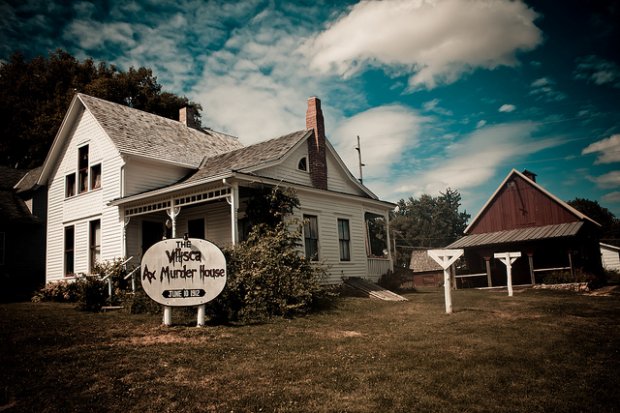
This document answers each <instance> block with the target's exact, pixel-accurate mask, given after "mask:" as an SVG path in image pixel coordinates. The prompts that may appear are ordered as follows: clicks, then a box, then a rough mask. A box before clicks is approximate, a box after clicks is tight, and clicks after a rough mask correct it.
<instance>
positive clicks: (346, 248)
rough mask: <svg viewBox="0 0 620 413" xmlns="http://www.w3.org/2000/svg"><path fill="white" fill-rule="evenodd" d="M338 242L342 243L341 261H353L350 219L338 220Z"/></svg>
mask: <svg viewBox="0 0 620 413" xmlns="http://www.w3.org/2000/svg"><path fill="white" fill-rule="evenodd" d="M338 243H339V244H340V261H351V236H350V234H349V220H348V219H339V220H338Z"/></svg>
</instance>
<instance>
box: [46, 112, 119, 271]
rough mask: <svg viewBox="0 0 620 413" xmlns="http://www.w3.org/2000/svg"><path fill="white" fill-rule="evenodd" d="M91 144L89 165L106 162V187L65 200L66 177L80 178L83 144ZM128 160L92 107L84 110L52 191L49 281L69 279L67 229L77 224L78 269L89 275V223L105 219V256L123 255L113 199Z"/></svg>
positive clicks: (103, 168) (103, 165)
mask: <svg viewBox="0 0 620 413" xmlns="http://www.w3.org/2000/svg"><path fill="white" fill-rule="evenodd" d="M83 145H88V152H89V166H91V165H96V164H101V174H102V175H101V188H99V189H96V190H92V191H88V192H84V193H81V194H77V195H74V196H73V197H70V198H65V177H66V175H67V174H69V173H75V174H76V177H77V168H78V165H77V153H78V148H79V147H81V146H83ZM122 165H123V161H122V159H121V157H120V154H119V153H118V151H117V150H116V147H115V146H114V145H113V143H112V142H111V140H110V139H109V138H108V137H107V136H106V135H105V133H104V132H103V130H102V129H101V127H100V126H99V125H98V123H97V122H96V120H95V119H94V117H93V116H92V115H91V114H90V112H88V111H84V112H82V114H81V116H80V117H79V120H78V122H77V123H76V126H75V128H74V129H73V130H72V131H71V133H70V134H69V136H68V137H67V142H66V144H65V147H64V149H63V152H62V155H61V158H60V160H59V162H58V165H57V167H56V169H55V171H54V172H53V174H52V177H51V179H50V184H49V190H48V224H47V258H46V261H47V263H46V279H47V281H51V280H57V279H62V278H64V228H65V227H66V226H68V225H74V227H75V253H74V255H75V266H74V270H75V272H76V273H80V272H83V273H88V272H89V270H90V263H89V234H88V232H89V222H90V221H92V220H94V219H100V220H101V259H102V260H108V259H113V258H117V257H120V256H121V254H122V250H121V238H122V237H121V235H122V225H121V223H120V219H119V214H118V208H116V207H110V206H107V203H108V202H109V201H110V200H112V199H115V198H118V197H119V196H120V171H121V167H122Z"/></svg>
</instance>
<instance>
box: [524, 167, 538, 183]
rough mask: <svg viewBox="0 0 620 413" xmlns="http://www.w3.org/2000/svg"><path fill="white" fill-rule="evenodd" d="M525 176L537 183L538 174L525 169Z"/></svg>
mask: <svg viewBox="0 0 620 413" xmlns="http://www.w3.org/2000/svg"><path fill="white" fill-rule="evenodd" d="M521 173H522V174H523V175H525V177H526V178H527V179H529V180H530V181H532V182H536V174H535V173H534V172H532V171H528V170H527V169H524V170H523V172H521Z"/></svg>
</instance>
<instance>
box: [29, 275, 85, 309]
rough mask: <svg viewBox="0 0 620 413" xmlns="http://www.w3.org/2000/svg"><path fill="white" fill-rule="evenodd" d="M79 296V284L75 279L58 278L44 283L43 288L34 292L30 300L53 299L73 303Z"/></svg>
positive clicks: (36, 301)
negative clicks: (58, 279)
mask: <svg viewBox="0 0 620 413" xmlns="http://www.w3.org/2000/svg"><path fill="white" fill-rule="evenodd" d="M78 297H79V285H78V283H77V280H60V281H53V282H50V283H47V284H45V286H44V287H43V288H41V289H40V290H39V291H37V292H35V293H34V295H33V296H32V302H35V303H38V302H41V301H55V302H63V303H74V302H76V301H77V300H78Z"/></svg>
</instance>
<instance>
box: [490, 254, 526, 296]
mask: <svg viewBox="0 0 620 413" xmlns="http://www.w3.org/2000/svg"><path fill="white" fill-rule="evenodd" d="M493 256H494V257H495V258H497V259H499V260H500V261H501V262H502V263H503V264H504V265H505V266H506V281H507V285H508V296H509V297H512V263H513V262H515V260H516V259H517V258H519V257H520V256H521V253H520V252H518V251H517V252H496V253H495V254H493Z"/></svg>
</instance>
